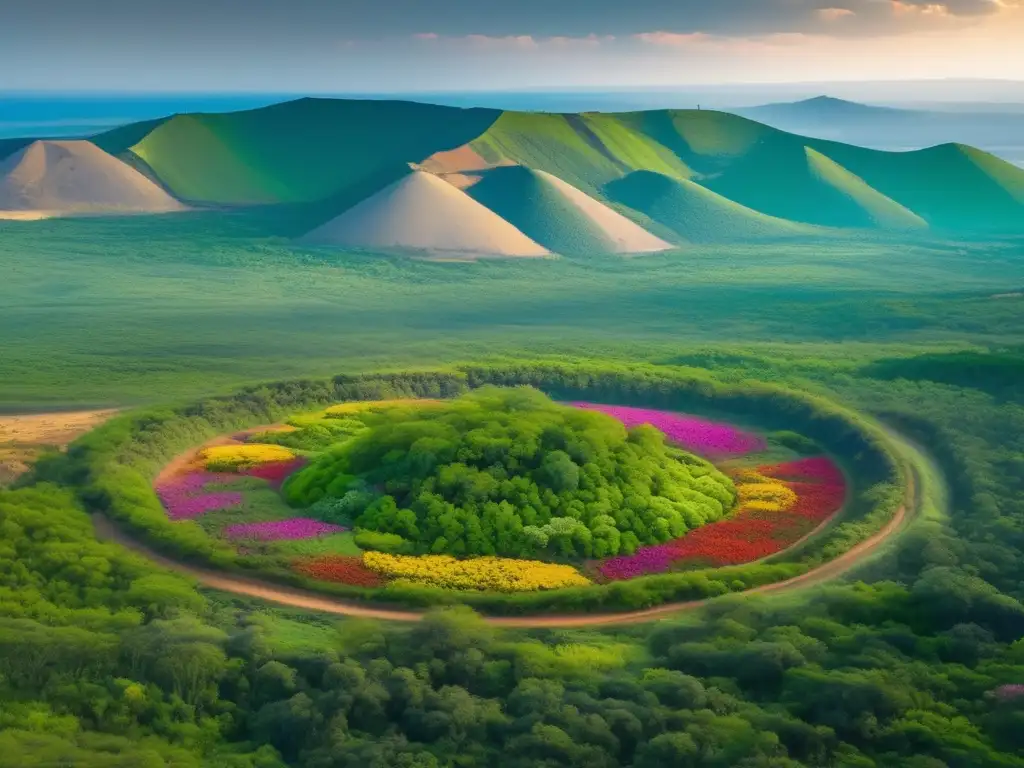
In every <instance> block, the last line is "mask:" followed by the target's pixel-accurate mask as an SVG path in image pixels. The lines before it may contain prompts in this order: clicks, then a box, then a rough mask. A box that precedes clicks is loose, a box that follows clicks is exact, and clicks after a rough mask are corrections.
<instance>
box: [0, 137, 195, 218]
mask: <svg viewBox="0 0 1024 768" xmlns="http://www.w3.org/2000/svg"><path fill="white" fill-rule="evenodd" d="M181 210H184V206H182V204H181V203H179V202H178V201H177V200H175V199H174V198H173V197H171V196H170V195H169V194H167V193H166V192H165V191H164V190H163V189H161V188H160V187H159V186H158V185H157V184H155V183H154V182H152V181H150V180H149V179H147V178H146V177H145V176H143V175H142V174H141V173H139V172H138V171H137V170H135V169H134V168H132V167H131V166H129V165H127V164H125V163H123V162H121V161H120V160H118V159H117V158H116V157H114V156H113V155H109V154H107V153H106V152H104V151H103V150H102V149H100V148H99V147H97V146H96V145H94V144H92V143H90V142H88V141H36V142H33V143H32V144H30V145H29V146H27V147H25V148H23V149H22V150H20V151H18V152H16V153H14V154H13V155H11V156H10V157H8V158H7V159H6V160H4V161H3V162H0V212H9V213H11V214H14V215H18V214H26V213H37V214H40V215H50V216H66V215H74V214H128V213H168V212H170V211H181ZM0 215H2V214H0Z"/></svg>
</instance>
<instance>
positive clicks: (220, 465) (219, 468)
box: [199, 444, 295, 472]
mask: <svg viewBox="0 0 1024 768" xmlns="http://www.w3.org/2000/svg"><path fill="white" fill-rule="evenodd" d="M294 458H295V454H294V453H292V452H291V451H290V450H288V449H287V448H285V447H284V446H282V445H262V444H252V445H217V446H214V447H212V448H204V449H203V450H202V451H200V452H199V459H200V461H202V462H203V464H204V465H205V466H206V468H207V469H208V470H210V471H211V472H231V471H233V470H238V469H247V468H249V467H255V466H258V465H260V464H270V463H272V462H278V461H291V460H292V459H294Z"/></svg>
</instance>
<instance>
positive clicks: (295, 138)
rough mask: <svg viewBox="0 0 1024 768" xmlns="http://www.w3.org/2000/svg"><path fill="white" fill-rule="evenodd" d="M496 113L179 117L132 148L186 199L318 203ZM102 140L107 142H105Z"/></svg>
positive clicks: (371, 110)
mask: <svg viewBox="0 0 1024 768" xmlns="http://www.w3.org/2000/svg"><path fill="white" fill-rule="evenodd" d="M499 114H500V113H499V112H496V111H491V110H482V109H466V110H462V109H450V108H446V107H436V106H431V105H428V104H416V103H411V102H395V101H359V100H345V99H300V100H298V101H293V102H286V103H283V104H277V105H274V106H271V107H265V108H262V109H255V110H249V111H245V112H232V113H228V114H218V115H178V116H176V117H173V118H171V119H169V120H167V121H166V122H163V123H161V124H159V125H158V126H157V127H156V128H155V129H154V130H153V131H152V132H150V133H149V134H148V135H146V136H145V137H144V138H143V139H141V140H140V141H138V142H137V143H136V144H135V145H133V146H132V147H131V151H132V152H133V153H134V154H136V155H137V156H138V157H140V158H141V159H142V160H143V161H145V163H146V164H147V165H148V166H149V168H151V169H152V171H153V173H154V174H155V175H156V176H157V178H159V179H160V180H161V181H162V182H163V183H164V184H166V185H167V186H168V188H170V189H171V190H172V191H173V192H174V193H175V194H176V195H178V196H179V197H181V198H183V199H187V200H195V201H203V202H209V203H222V204H252V203H299V202H312V201H316V200H320V199H323V198H325V197H329V196H331V195H334V194H337V193H339V192H341V191H343V190H344V189H345V188H346V187H347V186H356V185H365V184H366V183H367V181H368V180H379V185H378V186H379V187H383V186H385V185H386V184H388V183H390V182H391V181H394V180H395V179H396V178H398V177H400V176H401V175H402V174H404V173H406V172H407V171H408V167H407V164H408V163H410V162H418V161H421V160H423V159H425V158H427V157H429V156H430V155H431V154H433V153H435V152H438V151H441V150H446V149H452V148H455V147H457V146H459V145H461V144H465V143H467V142H469V141H470V140H472V139H473V138H476V137H477V136H479V135H480V134H482V133H483V132H484V131H486V130H487V128H488V127H489V126H490V125H491V124H492V123H493V122H494V121H495V120H496V119H497V118H498V116H499ZM101 140H102V139H101Z"/></svg>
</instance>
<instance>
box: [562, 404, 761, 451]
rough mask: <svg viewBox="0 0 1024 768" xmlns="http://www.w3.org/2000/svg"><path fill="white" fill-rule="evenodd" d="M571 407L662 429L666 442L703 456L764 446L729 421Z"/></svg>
mask: <svg viewBox="0 0 1024 768" xmlns="http://www.w3.org/2000/svg"><path fill="white" fill-rule="evenodd" d="M570 405H572V406H573V407H575V408H582V409H584V410H588V411H599V412H601V413H604V414H607V415H608V416H611V417H612V418H615V419H618V420H619V421H621V422H622V423H623V424H624V425H625V426H626V427H636V426H639V425H641V424H650V425H651V426H652V427H654V428H655V429H658V430H659V431H661V432H663V433H664V434H665V436H666V437H667V438H668V439H669V441H670V442H673V443H675V444H676V445H679V446H680V447H682V448H686V449H687V450H690V451H694V452H695V453H700V454H702V455H705V456H713V457H718V458H727V457H732V456H745V455H747V454H749V453H757V452H759V451H763V450H764V449H765V441H764V439H763V438H761V437H760V436H758V435H755V434H752V433H750V432H745V431H743V430H741V429H739V428H737V427H734V426H732V425H731V424H723V423H721V422H716V421H708V420H706V419H701V418H697V417H696V416H687V415H686V414H682V413H672V412H671V411H658V410H653V409H650V408H631V407H629V406H624V405H601V404H598V403H570Z"/></svg>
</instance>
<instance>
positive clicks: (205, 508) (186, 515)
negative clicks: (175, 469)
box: [156, 472, 242, 520]
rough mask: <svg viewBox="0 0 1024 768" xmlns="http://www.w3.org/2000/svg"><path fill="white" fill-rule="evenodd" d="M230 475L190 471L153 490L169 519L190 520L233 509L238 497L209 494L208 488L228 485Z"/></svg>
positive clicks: (239, 495)
mask: <svg viewBox="0 0 1024 768" xmlns="http://www.w3.org/2000/svg"><path fill="white" fill-rule="evenodd" d="M232 479H233V477H232V476H231V475H228V474H223V473H214V472H190V473H188V474H186V475H180V476H178V477H175V478H172V479H170V480H168V481H166V482H163V483H160V484H159V485H157V487H156V493H157V496H158V497H159V499H160V503H161V504H163V505H164V509H166V510H167V516H168V517H169V518H171V520H191V519H193V518H196V517H199V516H200V515H204V514H206V513H207V512H213V511H214V510H218V509H228V508H230V507H237V506H238V505H239V504H241V503H242V494H241V493H237V492H235V491H217V492H209V491H207V490H206V487H207V486H208V485H215V484H218V483H225V482H229V481H231V480H232Z"/></svg>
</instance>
